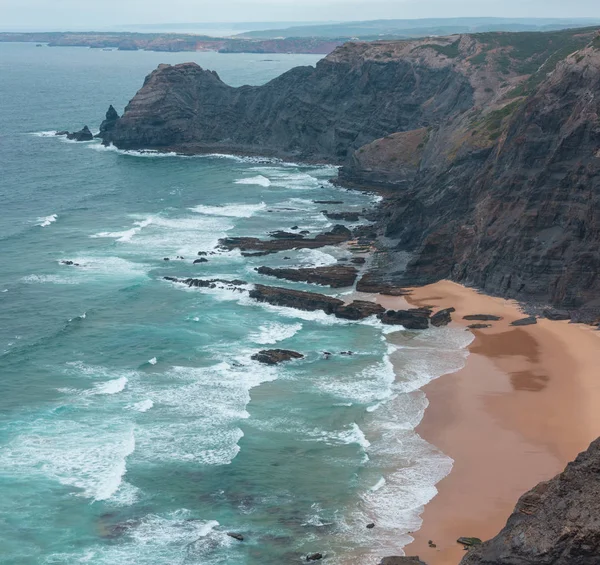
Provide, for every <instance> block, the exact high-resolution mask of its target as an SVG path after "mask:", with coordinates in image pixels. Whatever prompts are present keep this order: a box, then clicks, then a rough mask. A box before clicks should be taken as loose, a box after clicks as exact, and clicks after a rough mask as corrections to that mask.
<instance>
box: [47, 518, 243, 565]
mask: <svg viewBox="0 0 600 565" xmlns="http://www.w3.org/2000/svg"><path fill="white" fill-rule="evenodd" d="M122 525H123V526H124V527H125V528H126V531H127V535H126V536H123V538H122V539H119V543H99V544H97V545H94V546H91V548H90V546H86V548H85V549H80V550H77V549H74V550H73V551H74V552H75V553H55V554H53V555H51V556H49V557H48V559H47V560H45V561H44V563H45V564H48V565H50V564H52V565H54V564H58V563H70V564H74V565H84V564H89V563H93V564H94V565H124V564H127V563H135V564H136V565H156V564H157V563H161V564H162V563H184V562H185V563H188V562H189V563H192V562H193V563H206V564H209V563H213V560H212V559H211V554H212V553H213V552H215V553H217V554H221V555H223V554H226V548H227V547H229V546H231V545H232V544H233V543H235V542H234V541H233V540H232V539H231V538H230V537H228V536H227V535H226V534H225V532H222V531H217V530H216V528H217V526H219V523H218V522H217V521H215V520H203V519H198V518H197V516H196V515H195V514H193V513H192V512H190V511H189V510H186V509H181V510H177V511H175V512H169V513H165V514H147V515H146V516H144V517H143V518H142V519H141V520H140V521H133V520H132V521H128V522H124V523H123V524H122ZM217 562H219V563H224V562H223V561H221V560H220V559H218V558H217V561H214V563H217Z"/></svg>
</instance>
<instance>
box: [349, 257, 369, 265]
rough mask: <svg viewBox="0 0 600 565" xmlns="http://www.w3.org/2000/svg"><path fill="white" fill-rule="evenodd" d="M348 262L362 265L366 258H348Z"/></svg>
mask: <svg viewBox="0 0 600 565" xmlns="http://www.w3.org/2000/svg"><path fill="white" fill-rule="evenodd" d="M350 262H351V263H354V264H355V265H364V264H365V263H366V262H367V260H366V259H365V258H364V257H354V258H353V259H350Z"/></svg>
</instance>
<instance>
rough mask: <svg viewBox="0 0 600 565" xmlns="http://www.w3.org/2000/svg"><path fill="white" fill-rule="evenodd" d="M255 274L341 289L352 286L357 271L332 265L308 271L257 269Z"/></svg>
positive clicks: (352, 268)
mask: <svg viewBox="0 0 600 565" xmlns="http://www.w3.org/2000/svg"><path fill="white" fill-rule="evenodd" d="M257 272H258V273H259V274H261V275H267V276H270V277H275V278H278V279H286V280H289V281H295V282H307V283H312V284H319V285H323V286H330V287H331V288H343V287H348V286H352V285H353V284H354V282H355V281H356V277H357V276H358V270H357V269H355V268H354V267H344V266H340V265H334V266H332V267H312V268H308V269H273V268H271V267H259V268H258V269H257Z"/></svg>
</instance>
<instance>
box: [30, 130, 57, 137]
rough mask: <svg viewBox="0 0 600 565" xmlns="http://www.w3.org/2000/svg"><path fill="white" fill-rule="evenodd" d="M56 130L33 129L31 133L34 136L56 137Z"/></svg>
mask: <svg viewBox="0 0 600 565" xmlns="http://www.w3.org/2000/svg"><path fill="white" fill-rule="evenodd" d="M57 133H58V130H48V131H35V132H33V133H32V134H31V135H34V136H35V137H56V134H57Z"/></svg>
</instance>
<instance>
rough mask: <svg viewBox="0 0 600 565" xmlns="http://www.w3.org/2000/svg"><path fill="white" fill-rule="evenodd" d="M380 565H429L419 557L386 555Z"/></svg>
mask: <svg viewBox="0 0 600 565" xmlns="http://www.w3.org/2000/svg"><path fill="white" fill-rule="evenodd" d="M379 565H427V564H426V563H424V562H423V561H421V560H420V559H419V558H418V557H384V558H383V559H382V560H381V563H380V564H379Z"/></svg>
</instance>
